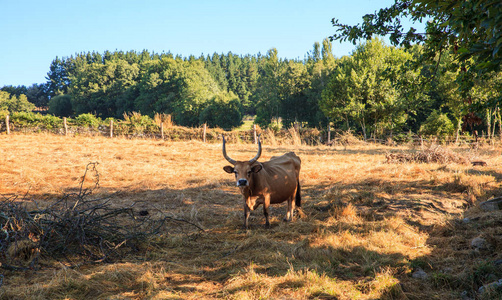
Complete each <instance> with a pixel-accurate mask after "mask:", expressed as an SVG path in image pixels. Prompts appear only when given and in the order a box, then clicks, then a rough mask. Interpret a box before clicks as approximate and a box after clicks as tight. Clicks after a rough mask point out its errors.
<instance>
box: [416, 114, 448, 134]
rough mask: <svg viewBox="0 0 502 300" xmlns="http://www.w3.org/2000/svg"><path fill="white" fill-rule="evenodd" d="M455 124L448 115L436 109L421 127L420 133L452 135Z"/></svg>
mask: <svg viewBox="0 0 502 300" xmlns="http://www.w3.org/2000/svg"><path fill="white" fill-rule="evenodd" d="M454 130H455V126H454V125H453V123H452V121H451V120H450V119H449V118H448V116H447V115H446V114H444V113H441V112H440V111H437V110H434V111H432V113H431V114H430V116H429V117H428V118H427V120H425V122H424V123H423V124H422V126H421V127H420V133H421V134H425V135H436V136H441V135H451V134H453V132H454Z"/></svg>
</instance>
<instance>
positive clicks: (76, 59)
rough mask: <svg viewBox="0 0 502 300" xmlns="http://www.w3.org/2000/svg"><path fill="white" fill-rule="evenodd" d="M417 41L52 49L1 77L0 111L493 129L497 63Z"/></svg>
mask: <svg viewBox="0 0 502 300" xmlns="http://www.w3.org/2000/svg"><path fill="white" fill-rule="evenodd" d="M424 48H425V47H424V46H420V45H413V46H411V45H410V46H408V47H404V46H403V47H395V46H388V45H386V44H385V43H384V42H383V41H382V40H381V39H378V38H373V39H371V40H368V41H366V42H363V43H361V44H359V45H358V46H357V47H356V49H355V50H354V51H353V52H352V53H351V54H350V55H348V56H344V57H341V58H336V57H335V56H334V55H333V51H332V45H331V42H330V41H329V40H328V39H326V40H324V41H323V42H322V43H315V44H314V46H313V49H312V50H311V51H309V52H308V53H307V54H306V55H305V58H304V59H302V60H300V59H293V60H290V59H281V58H279V56H278V52H277V50H276V49H274V48H272V49H270V50H269V51H268V52H267V53H266V54H265V55H261V54H257V55H249V54H248V55H235V54H233V53H231V52H229V53H227V54H218V53H214V54H213V55H207V56H204V55H201V56H199V57H195V56H189V57H181V56H179V55H177V56H174V55H173V54H171V53H161V54H158V53H153V52H149V51H146V50H144V51H142V52H136V51H129V52H123V51H114V52H110V51H106V52H104V53H97V52H88V53H80V54H76V55H73V56H70V57H65V58H58V57H56V59H54V60H53V61H52V63H51V64H50V68H49V71H48V73H47V82H45V83H42V84H35V85H33V86H31V87H24V86H18V87H13V86H4V87H2V88H1V91H0V111H1V110H3V111H9V112H13V111H20V110H25V111H26V110H32V109H33V108H34V106H37V107H48V111H49V113H50V114H53V115H56V116H60V117H61V116H67V117H68V116H77V115H80V114H87V113H91V114H94V115H95V116H97V117H100V118H102V119H106V118H123V116H124V115H127V114H129V113H131V112H140V113H141V114H142V115H148V116H150V117H153V115H154V114H156V113H160V114H169V115H171V116H172V118H173V120H174V122H175V123H176V124H178V125H181V126H189V127H193V126H199V125H201V124H204V123H205V124H208V126H211V127H221V128H225V129H230V128H234V127H238V126H240V125H241V124H242V119H243V117H244V116H245V115H255V116H256V118H255V123H257V124H259V125H260V126H261V127H262V128H266V127H272V128H274V127H279V126H285V127H290V126H292V125H293V124H297V125H299V126H304V127H324V126H326V125H327V124H328V123H330V124H332V125H333V126H335V127H336V128H339V129H344V130H347V129H351V130H355V131H357V132H359V133H360V134H361V136H362V137H364V138H365V139H366V138H370V137H378V136H382V135H385V134H392V133H394V132H403V131H405V132H408V131H412V132H415V133H422V134H435V135H441V134H456V135H457V136H458V134H459V133H460V132H461V130H464V131H473V130H483V131H485V132H486V133H488V134H491V135H494V134H495V132H496V129H497V128H498V132H501V130H500V127H501V126H502V122H501V117H500V111H499V103H498V101H496V99H499V98H500V97H501V94H500V93H501V91H502V76H501V74H500V72H498V71H496V70H494V71H490V72H485V73H483V74H471V73H469V78H462V76H464V77H465V74H466V73H465V72H462V65H461V64H460V63H459V62H458V61H457V60H456V59H455V55H454V53H453V52H451V53H448V52H447V53H442V54H441V55H439V54H438V55H437V56H436V57H435V58H434V59H430V60H424V59H423V57H424V53H425V50H424ZM459 78H462V80H463V81H462V82H460V81H459ZM465 82H469V88H468V90H465V89H463V88H464V87H465ZM497 125H498V126H497Z"/></svg>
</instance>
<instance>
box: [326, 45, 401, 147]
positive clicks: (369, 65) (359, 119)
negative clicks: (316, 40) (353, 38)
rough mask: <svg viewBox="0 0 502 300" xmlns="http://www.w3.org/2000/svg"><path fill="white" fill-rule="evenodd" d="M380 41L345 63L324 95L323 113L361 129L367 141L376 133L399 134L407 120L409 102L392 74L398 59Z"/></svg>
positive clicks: (391, 50)
mask: <svg viewBox="0 0 502 300" xmlns="http://www.w3.org/2000/svg"><path fill="white" fill-rule="evenodd" d="M395 51H398V50H395V49H394V48H392V47H388V46H385V45H384V43H383V42H382V41H381V40H379V39H373V40H370V41H368V42H366V43H365V44H362V45H359V46H358V47H357V49H356V51H355V53H354V54H353V55H352V56H351V57H348V58H346V59H344V60H342V62H341V64H340V65H339V67H338V68H337V69H336V70H335V72H334V73H333V76H332V77H331V80H330V82H329V83H328V86H327V88H326V89H325V90H324V92H323V94H322V101H321V103H320V106H321V109H322V110H323V111H324V113H325V114H326V116H328V117H330V118H333V119H336V118H338V117H339V116H344V117H345V119H346V121H347V122H348V121H352V122H355V123H357V124H358V125H359V128H360V129H361V131H362V134H363V136H364V138H365V139H366V138H367V136H368V133H369V132H370V131H373V133H374V134H377V133H382V132H383V130H391V131H392V130H395V129H398V128H400V127H401V126H403V125H404V123H405V122H406V119H407V113H406V107H407V103H406V101H405V100H406V99H405V98H403V97H401V96H400V94H399V92H398V91H397V89H396V87H395V86H394V85H393V83H392V81H391V78H390V77H389V74H392V72H390V73H389V70H392V68H393V67H395V66H396V65H399V64H401V63H402V62H401V61H400V60H396V59H395V57H396V56H397V55H398V53H396V52H395Z"/></svg>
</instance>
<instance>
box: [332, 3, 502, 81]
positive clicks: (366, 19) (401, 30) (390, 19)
mask: <svg viewBox="0 0 502 300" xmlns="http://www.w3.org/2000/svg"><path fill="white" fill-rule="evenodd" d="M501 12H502V2H500V1H483V0H475V1H457V0H447V1H434V0H422V1H419V0H414V1H410V0H404V1H403V0H396V2H395V3H394V4H393V5H392V6H390V7H388V8H382V9H380V10H379V11H378V12H375V13H374V14H367V15H365V16H363V22H362V24H357V25H353V26H351V25H345V24H342V23H340V22H339V20H338V19H333V20H332V23H333V26H334V27H335V28H337V33H335V34H334V35H332V36H331V37H330V39H331V40H340V41H350V42H352V43H354V44H355V43H356V42H357V41H358V40H359V39H369V38H371V37H373V36H375V35H380V36H382V35H389V39H390V41H391V43H392V44H393V45H395V46H405V47H409V46H410V45H411V44H414V43H420V44H422V43H423V44H425V45H426V49H427V54H428V56H429V57H434V56H435V54H436V53H438V51H439V52H441V51H443V50H445V49H448V50H451V51H452V52H453V53H455V54H456V55H457V58H458V59H459V60H460V61H461V62H466V63H467V64H468V65H469V66H472V67H474V70H476V71H477V72H480V73H487V72H490V71H500V65H501V63H502V53H501V51H500V48H501V47H502V13H501ZM405 19H409V20H411V21H412V22H424V21H426V22H427V24H426V27H425V32H417V30H416V29H415V28H414V27H411V28H409V29H405V27H404V26H403V24H402V21H403V20H405ZM471 60H472V62H471Z"/></svg>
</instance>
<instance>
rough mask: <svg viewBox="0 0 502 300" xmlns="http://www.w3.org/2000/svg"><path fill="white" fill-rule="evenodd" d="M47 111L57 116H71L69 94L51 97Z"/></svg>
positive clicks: (71, 109)
mask: <svg viewBox="0 0 502 300" xmlns="http://www.w3.org/2000/svg"><path fill="white" fill-rule="evenodd" d="M49 113H51V114H53V115H55V116H59V117H69V116H71V115H72V114H73V107H72V104H71V97H70V96H69V95H60V96H56V97H53V98H52V99H51V100H50V101H49Z"/></svg>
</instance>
